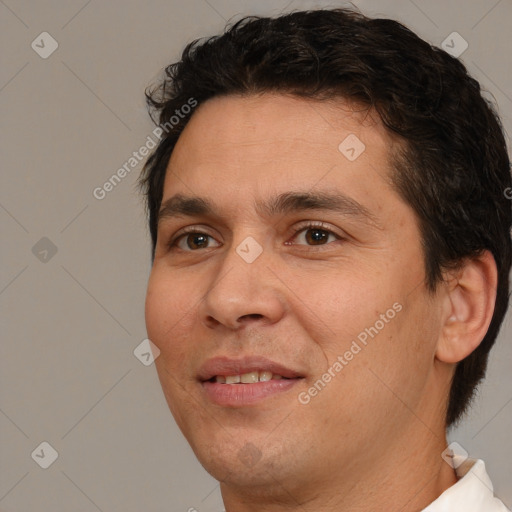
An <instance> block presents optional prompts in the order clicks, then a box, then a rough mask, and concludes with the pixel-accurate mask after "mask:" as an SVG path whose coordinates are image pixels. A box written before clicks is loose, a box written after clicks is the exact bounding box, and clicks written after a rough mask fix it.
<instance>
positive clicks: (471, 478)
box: [422, 455, 510, 512]
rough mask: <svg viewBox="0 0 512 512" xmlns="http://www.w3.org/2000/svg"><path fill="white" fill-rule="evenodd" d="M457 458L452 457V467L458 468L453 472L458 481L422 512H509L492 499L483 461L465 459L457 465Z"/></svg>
mask: <svg viewBox="0 0 512 512" xmlns="http://www.w3.org/2000/svg"><path fill="white" fill-rule="evenodd" d="M457 457H460V456H458V455H454V463H455V464H454V465H455V466H458V467H457V468H456V469H455V472H456V474H457V477H458V478H459V480H458V481H457V483H455V484H454V485H452V486H451V487H449V488H448V489H446V491H444V492H443V494H441V496H439V498H437V499H436V500H435V501H433V502H432V503H431V504H430V505H429V506H428V507H427V508H424V509H423V511H422V512H459V511H461V512H510V511H509V509H508V508H507V507H505V505H504V504H503V503H502V502H501V501H500V500H499V499H498V498H495V497H494V491H493V487H492V483H491V479H490V478H489V475H488V474H487V472H486V471H485V464H484V461H483V460H480V459H466V460H465V461H464V462H462V463H461V464H460V465H458V464H457ZM462 460H463V459H462ZM460 462H461V459H459V463H460Z"/></svg>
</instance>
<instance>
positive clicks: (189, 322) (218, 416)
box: [146, 94, 496, 512]
mask: <svg viewBox="0 0 512 512" xmlns="http://www.w3.org/2000/svg"><path fill="white" fill-rule="evenodd" d="M349 134H355V135H356V136H357V137H358V138H359V139H360V140H361V141H363V143H364V144H365V146H366V148H365V150H364V152H363V153H362V154H361V155H360V156H359V157H358V158H357V159H355V160H354V161H349V160H348V159H347V158H346V157H345V156H344V155H343V154H342V153H341V152H340V150H339V149H338V146H339V144H340V142H342V141H343V140H344V139H345V138H346V137H347V136H348V135H349ZM398 144H400V142H399V141H397V140H395V139H393V138H392V137H391V135H390V134H389V133H388V132H387V131H386V130H385V128H384V127H383V126H382V124H381V122H380V120H379V119H378V117H377V116H376V115H375V114H374V113H372V112H368V111H366V110H365V111H362V110H361V109H354V108H353V106H350V105H348V104H347V103H345V102H343V101H341V100H339V101H337V103H336V104H334V103H326V102H324V103H321V102H317V101H311V100H304V99H298V98H293V97H289V96H284V95H273V94H264V95H259V96H248V97H238V96H228V97H222V98H214V99H212V100H209V101H208V102H206V103H204V104H202V105H200V106H199V107H198V109H197V110H196V112H195V113H194V115H193V116H192V118H191V120H190V121H189V123H188V124H187V126H186V128H185V130H184V132H183V133H182V135H181V136H180V139H179V141H178V143H177V145H176V147H175V150H174V152H173V154H172V157H171V159H170V162H169V165H168V170H167V174H166V179H165V185H164V193H163V201H165V200H166V199H168V198H170V197H171V196H173V195H174V194H177V193H180V194H183V195H187V196H201V197H205V198H208V199H209V200H211V201H212V202H213V203H214V204H215V205H216V207H217V209H218V211H217V214H216V215H215V216H204V215H195V216H193V217H188V216H180V217H175V218H165V219H163V220H162V221H161V222H160V224H159V228H158V240H157V246H156V255H155V260H154V264H153V267H152V272H151V275H150V279H149V284H148V291H147V299H146V323H147V329H148V336H149V338H150V339H151V340H152V341H153V343H155V345H156V346H157V347H158V348H159V349H160V351H161V354H160V356H159V357H158V358H157V359H156V362H155V364H156V368H157V371H158V375H159V379H160V382H161V385H162V389H163V391H164V395H165V397H166V400H167V403H168V405H169V407H170V409H171V412H172V414H173V416H174V418H175V420H176V422H177V424H178V425H179V427H180V429H181V431H182V432H183V434H184V435H185V437H186V438H187V440H188V442H189V443H190V445H191V447H192V449H193V450H194V452H195V454H196V456H197V457H198V459H199V461H200V462H201V463H202V464H203V466H204V467H205V468H206V470H207V471H208V472H209V473H211V474H212V475H213V476H214V477H215V478H216V479H218V480H219V481H220V482H221V492H222V496H223V499H224V503H225V507H226V510H227V511H228V512H235V511H236V512H241V511H242V512H243V511H252V510H254V511H256V510H258V511H261V510H264V511H284V510H305V511H309V510H311V511H313V510H314V511H331V510H333V511H334V510H336V511H354V512H355V511H367V510H372V511H387V512H388V511H389V510H401V511H402V512H408V511H418V510H421V509H422V508H424V507H425V506H427V505H428V504H429V503H431V502H432V501H433V500H435V499H436V498H437V497H438V496H439V495H440V494H441V493H442V492H443V491H444V490H445V489H447V488H448V487H450V486H451V485H453V484H454V483H455V481H456V476H455V473H454V471H453V469H452V468H451V467H450V466H449V465H448V464H446V463H445V462H444V461H443V459H442V458H441V453H442V452H443V450H444V449H445V448H446V445H447V442H446V435H445V421H444V415H445V410H446V399H447V395H448V392H449V387H450V379H451V377H452V375H453V371H454V367H455V363H456V362H457V361H459V360H460V359H462V358H463V357H465V356H466V355H467V354H469V353H470V352H471V351H472V350H474V348H475V347H476V346H477V345H478V343H479V342H480V340H481V339H482V337H483V334H485V331H486V329H487V326H488V324H489V322H490V315H491V314H492V308H493V307H494V302H493V294H492V290H493V289H495V283H496V279H495V265H494V261H493V260H492V257H491V256H490V255H489V254H484V255H482V257H481V258H479V259H476V260H473V261H470V262H468V263H467V264H466V266H465V267H462V268H461V269H459V271H457V272H456V273H452V274H450V275H447V276H446V282H444V283H442V284H440V285H439V287H438V290H437V292H436V293H435V294H432V293H429V291H428V290H427V289H426V287H425V283H424V279H425V270H424V259H423V253H422V249H421V242H420V233H419V229H418V223H417V221H416V218H415V215H414V212H413V210H412V209H411V208H410V207H409V206H408V205H407V204H406V203H405V202H404V201H403V200H402V199H401V198H400V196H399V195H398V193H397V192H396V191H395V190H394V189H393V188H392V186H391V184H390V179H389V177H390V175H391V173H392V166H391V157H390V155H391V152H392V150H393V148H395V147H396V145H398ZM291 191H293V192H298V191H303V192H318V191H327V192H332V191H338V192H342V193H343V194H345V195H347V196H349V197H350V198H351V199H353V200H355V201H357V202H358V203H360V204H361V205H363V206H364V207H365V208H366V209H367V210H368V211H369V212H371V214H372V216H373V221H372V222H368V221H367V220H365V219H364V218H360V217H357V216H353V215H347V214H342V213H339V212H333V211H328V210H302V211H297V212H288V213H283V214H279V215H274V216H270V215H264V214H263V213H262V212H261V211H259V210H257V209H256V208H255V202H256V201H263V200H266V199H268V198H269V197H273V196H275V195H278V194H281V193H285V192H291ZM303 221H316V222H319V221H320V222H323V223H324V226H323V227H322V228H321V229H322V230H327V231H321V233H323V234H324V235H326V237H325V238H324V241H323V242H322V243H315V242H314V240H313V242H312V241H311V240H312V238H311V236H310V235H311V234H312V231H311V229H310V228H307V227H304V226H303V224H304V222H303ZM187 226H193V230H194V232H196V233H202V234H203V237H204V235H208V237H207V238H206V239H204V238H199V242H204V245H202V246H201V244H199V247H198V242H197V240H198V238H197V236H198V235H195V237H194V235H189V236H188V237H187V236H186V235H185V236H183V237H181V238H178V241H176V243H175V244H174V245H172V244H170V242H172V240H173V239H176V237H178V236H179V235H180V234H181V233H182V231H181V230H182V229H183V228H185V227H187ZM315 229H318V228H316V227H314V228H313V233H316V234H318V232H317V231H315ZM329 233H332V234H329ZM307 235H309V236H307ZM327 235H328V236H327ZM199 236H200V235H199ZM248 236H251V237H253V238H254V239H255V240H256V241H257V242H258V243H259V244H260V246H261V247H262V250H263V252H262V253H261V255H260V256H259V257H258V258H257V259H256V260H255V261H253V262H252V263H248V262H246V261H244V260H243V259H242V258H241V257H240V255H239V254H238V253H237V252H236V248H237V247H238V246H239V245H240V244H241V242H242V241H244V240H245V239H246V238H247V237H248ZM205 240H206V242H205ZM493 286H494V288H493ZM397 303H398V304H399V305H400V306H401V307H402V309H401V311H400V312H399V313H397V314H396V316H395V317H394V318H393V319H392V320H390V321H389V322H387V323H385V326H384V328H382V329H381V330H380V331H379V333H378V334H377V335H376V336H375V337H374V338H373V339H371V338H370V339H369V341H368V344H367V345H366V346H365V347H364V348H363V349H362V350H361V351H360V352H359V353H357V355H355V356H354V357H353V359H352V360H351V361H349V362H348V364H346V366H344V367H343V369H342V370H341V371H339V372H338V373H336V377H335V378H332V380H331V381H330V382H329V383H328V384H327V385H326V386H325V387H324V388H323V389H322V390H321V391H320V392H319V393H318V394H317V395H316V396H314V397H313V398H311V400H310V401H309V403H307V404H303V403H300V401H299V400H298V395H299V393H301V392H307V390H308V389H309V388H310V387H311V386H313V385H314V383H315V382H316V381H317V380H318V379H319V378H320V377H321V376H322V374H324V373H325V372H327V371H328V369H329V368H331V367H332V365H333V363H334V362H335V361H336V360H337V358H338V356H340V355H343V354H344V353H345V352H346V351H347V350H349V348H350V346H351V343H352V342H353V341H354V340H356V339H357V336H358V334H359V333H361V332H363V331H364V330H365V329H366V328H369V327H370V326H374V325H375V324H376V321H377V320H379V318H381V317H380V315H381V314H383V313H385V312H386V311H387V310H389V309H390V308H392V306H393V304H397ZM243 355H260V356H265V357H268V358H269V359H272V360H274V361H277V362H279V363H281V364H284V365H285V366H287V367H290V368H293V369H295V370H297V371H299V372H300V373H301V375H303V376H304V379H302V380H301V381H300V382H298V383H297V384H296V385H295V386H294V387H293V388H292V389H291V390H289V391H286V392H284V393H280V394H277V395H274V396H271V397H268V398H265V399H264V400H261V401H259V402H257V403H255V404H252V405H250V406H245V407H222V406H219V405H215V404H213V403H212V402H211V401H209V399H208V398H207V397H206V395H205V393H204V392H203V388H202V385H201V383H200V382H199V381H198V379H197V372H198V369H199V367H200V366H201V365H202V364H203V363H204V362H205V361H207V360H208V359H210V358H212V357H216V356H228V357H240V356H243Z"/></svg>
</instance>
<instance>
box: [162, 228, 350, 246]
mask: <svg viewBox="0 0 512 512" xmlns="http://www.w3.org/2000/svg"><path fill="white" fill-rule="evenodd" d="M309 229H317V230H319V231H324V232H326V233H327V234H328V235H334V236H335V237H336V238H337V241H343V240H345V238H344V237H343V236H341V235H339V234H337V233H335V232H334V231H333V230H332V229H330V228H329V227H328V226H327V225H326V224H324V223H323V222H315V221H309V222H306V223H304V224H302V225H300V226H298V227H297V229H296V230H295V231H294V233H293V237H292V238H293V239H295V238H297V235H298V234H299V233H301V232H302V231H308V230H309ZM190 234H197V235H206V236H207V237H210V238H213V237H212V236H211V235H209V234H208V233H204V232H203V231H201V230H200V229H198V228H197V227H196V226H189V227H187V228H184V229H183V231H182V232H181V233H180V234H179V235H177V236H175V237H173V238H172V240H171V241H170V242H169V243H168V248H169V249H172V250H175V249H176V248H177V243H178V242H179V241H180V240H181V239H182V238H183V237H185V236H187V235H190ZM329 243H332V242H327V243H326V244H319V245H307V247H316V248H317V250H322V249H321V248H322V247H324V246H325V245H329ZM287 245H291V244H288V243H287ZM301 245H302V244H301ZM319 248H320V249H319ZM178 249H179V248H178ZM207 249H209V247H207ZM180 250H182V251H183V252H197V251H199V250H200V249H195V250H193V249H188V250H184V249H180Z"/></svg>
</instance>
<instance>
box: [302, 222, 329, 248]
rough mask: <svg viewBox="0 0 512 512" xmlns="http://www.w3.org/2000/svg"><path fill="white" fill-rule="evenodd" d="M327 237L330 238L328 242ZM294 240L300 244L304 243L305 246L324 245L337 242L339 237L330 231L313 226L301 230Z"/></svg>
mask: <svg viewBox="0 0 512 512" xmlns="http://www.w3.org/2000/svg"><path fill="white" fill-rule="evenodd" d="M329 237H332V238H331V239H330V240H329ZM295 238H296V239H297V240H299V241H301V242H305V244H306V245H326V244H327V243H329V242H330V241H335V240H339V237H338V236H337V235H335V234H334V233H333V232H332V231H329V230H327V229H321V228H318V227H315V226H312V227H311V226H310V227H306V228H303V229H301V230H300V231H298V232H297V234H296V235H295Z"/></svg>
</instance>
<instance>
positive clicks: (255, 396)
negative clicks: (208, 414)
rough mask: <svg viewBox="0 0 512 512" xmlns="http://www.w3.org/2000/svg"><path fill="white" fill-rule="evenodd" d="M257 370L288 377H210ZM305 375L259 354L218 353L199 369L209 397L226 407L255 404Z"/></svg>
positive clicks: (204, 388) (285, 388)
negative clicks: (243, 380) (245, 380)
mask: <svg viewBox="0 0 512 512" xmlns="http://www.w3.org/2000/svg"><path fill="white" fill-rule="evenodd" d="M257 370H259V371H263V370H265V371H269V372H272V373H274V374H278V375H281V376H282V377H285V379H279V380H269V381H266V382H255V383H252V384H221V383H218V382H212V381H211V379H212V378H213V377H215V376H217V375H223V376H228V375H242V374H244V373H249V372H253V371H257ZM303 378H304V377H303V375H301V374H300V373H299V372H298V371H296V370H293V369H291V368H287V367H286V366H284V365H282V364H280V363H277V362H275V361H271V360H270V359H267V358H265V357H256V356H250V357H244V358H240V359H231V358H228V357H215V358H213V359H210V360H208V361H207V362H206V363H205V364H203V365H202V366H201V367H200V369H199V372H198V379H199V381H200V383H201V386H202V388H203V390H204V392H205V394H206V396H207V398H208V399H209V400H210V401H211V402H213V403H215V404H217V405H220V406H223V407H244V406H248V405H251V404H255V403H257V402H260V401H262V400H264V399H265V398H269V397H272V396H276V395H278V394H280V393H283V392H285V391H288V390H290V389H291V388H293V387H294V386H296V385H297V384H298V383H299V382H300V381H301V380H303Z"/></svg>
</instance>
